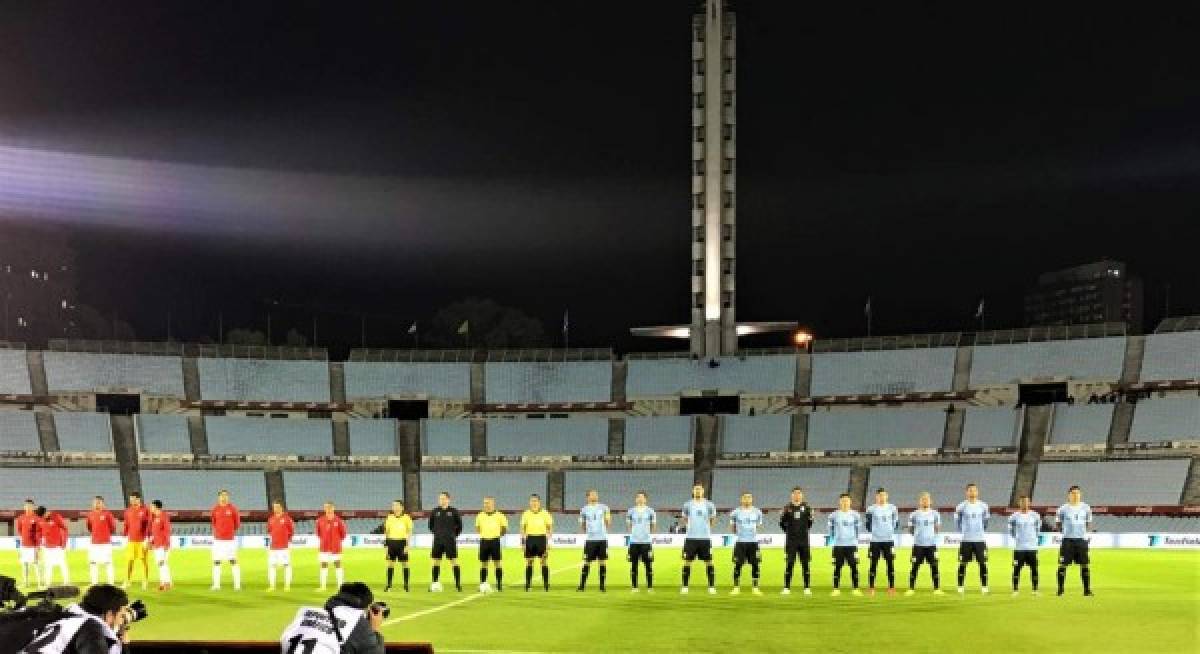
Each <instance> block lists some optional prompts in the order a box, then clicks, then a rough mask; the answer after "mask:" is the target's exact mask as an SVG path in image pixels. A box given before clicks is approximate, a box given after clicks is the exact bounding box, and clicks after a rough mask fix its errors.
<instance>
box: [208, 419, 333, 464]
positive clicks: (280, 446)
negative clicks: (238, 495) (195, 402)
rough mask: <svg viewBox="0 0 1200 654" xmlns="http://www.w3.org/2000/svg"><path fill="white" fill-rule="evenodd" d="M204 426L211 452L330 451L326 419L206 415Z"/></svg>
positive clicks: (318, 453)
mask: <svg viewBox="0 0 1200 654" xmlns="http://www.w3.org/2000/svg"><path fill="white" fill-rule="evenodd" d="M204 425H205V429H206V431H207V432H208V451H209V452H210V453H212V454H299V455H310V456H331V455H332V454H333V426H332V423H331V422H330V421H329V420H313V419H307V418H234V417H226V416H209V417H206V418H205V419H204Z"/></svg>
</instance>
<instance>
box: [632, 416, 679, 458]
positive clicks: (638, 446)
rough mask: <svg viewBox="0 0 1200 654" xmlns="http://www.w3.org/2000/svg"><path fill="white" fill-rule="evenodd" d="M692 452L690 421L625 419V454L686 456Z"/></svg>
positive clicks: (677, 417)
mask: <svg viewBox="0 0 1200 654" xmlns="http://www.w3.org/2000/svg"><path fill="white" fill-rule="evenodd" d="M691 451H692V419H691V418H690V417H688V416H661V417H652V418H626V419H625V453H626V454H687V453H688V452H691Z"/></svg>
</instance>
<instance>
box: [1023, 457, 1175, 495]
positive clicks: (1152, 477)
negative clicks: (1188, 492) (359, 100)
mask: <svg viewBox="0 0 1200 654" xmlns="http://www.w3.org/2000/svg"><path fill="white" fill-rule="evenodd" d="M1191 463H1192V461H1191V459H1147V460H1140V461H1086V462H1079V461H1076V462H1071V463H1047V462H1045V461H1043V462H1042V463H1040V464H1039V465H1038V473H1037V481H1036V483H1035V485H1034V490H1033V503H1034V504H1039V505H1040V504H1044V505H1050V506H1058V505H1059V504H1061V503H1063V502H1065V501H1066V497H1067V489H1068V488H1070V487H1071V486H1079V487H1080V488H1081V489H1082V490H1083V501H1085V502H1087V503H1089V504H1091V505H1093V506H1095V505H1099V504H1115V505H1118V506H1121V505H1134V504H1179V499H1180V494H1181V493H1182V492H1183V484H1184V482H1185V481H1186V480H1187V474H1188V467H1189V466H1190V465H1191Z"/></svg>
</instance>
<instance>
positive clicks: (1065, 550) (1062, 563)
mask: <svg viewBox="0 0 1200 654" xmlns="http://www.w3.org/2000/svg"><path fill="white" fill-rule="evenodd" d="M1054 522H1055V523H1056V524H1057V525H1058V526H1059V529H1061V530H1062V536H1063V538H1062V545H1061V546H1060V547H1059V549H1058V594H1059V595H1062V594H1063V586H1064V585H1065V584H1066V581H1067V566H1069V565H1071V564H1072V563H1078V564H1079V578H1080V579H1081V580H1082V581H1083V594H1084V595H1086V596H1088V597H1091V596H1092V595H1093V593H1092V568H1091V557H1090V555H1089V554H1088V539H1087V535H1088V532H1089V531H1091V529H1092V507H1090V506H1088V505H1087V504H1084V502H1083V491H1082V490H1080V489H1079V487H1078V486H1072V487H1071V488H1070V490H1068V491H1067V503H1066V504H1064V505H1062V506H1060V507H1058V512H1057V513H1055V514H1054Z"/></svg>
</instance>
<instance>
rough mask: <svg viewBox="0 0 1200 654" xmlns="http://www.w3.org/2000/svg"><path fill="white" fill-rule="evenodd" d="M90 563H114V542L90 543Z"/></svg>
mask: <svg viewBox="0 0 1200 654" xmlns="http://www.w3.org/2000/svg"><path fill="white" fill-rule="evenodd" d="M88 563H112V544H110V543H103V544H99V543H88Z"/></svg>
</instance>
